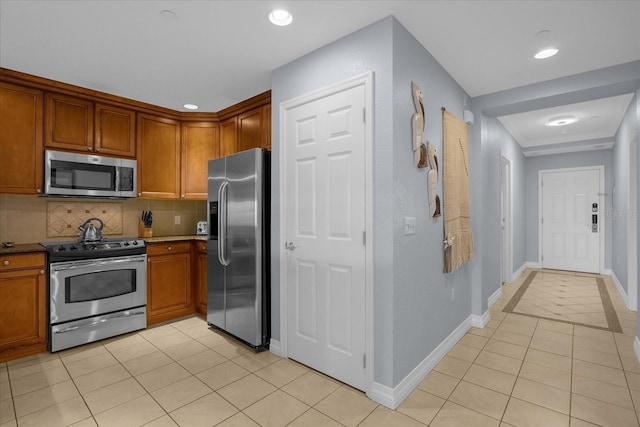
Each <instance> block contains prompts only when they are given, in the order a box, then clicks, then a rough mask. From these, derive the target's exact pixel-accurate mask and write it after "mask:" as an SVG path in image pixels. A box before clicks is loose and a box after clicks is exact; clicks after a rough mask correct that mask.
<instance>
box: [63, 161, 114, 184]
mask: <svg viewBox="0 0 640 427" xmlns="http://www.w3.org/2000/svg"><path fill="white" fill-rule="evenodd" d="M115 170H116V168H115V167H114V166H106V165H94V164H84V163H75V162H66V161H62V160H53V161H52V162H51V185H52V186H53V187H56V188H74V189H85V190H115V181H116V180H115V178H116V174H115Z"/></svg>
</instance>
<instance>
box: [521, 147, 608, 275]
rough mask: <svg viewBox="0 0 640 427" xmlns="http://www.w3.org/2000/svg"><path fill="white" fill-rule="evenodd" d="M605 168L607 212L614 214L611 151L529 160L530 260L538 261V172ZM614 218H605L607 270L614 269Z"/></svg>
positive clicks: (605, 209)
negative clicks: (590, 167)
mask: <svg viewBox="0 0 640 427" xmlns="http://www.w3.org/2000/svg"><path fill="white" fill-rule="evenodd" d="M599 165H604V187H605V193H606V194H607V195H606V196H605V206H604V210H603V212H607V211H611V194H612V190H613V156H612V152H611V150H595V151H581V152H578V153H565V154H553V155H547V156H535V157H528V158H527V160H526V161H525V181H526V184H525V192H526V194H527V198H526V204H525V206H526V222H527V238H526V239H527V261H530V262H538V261H539V260H538V247H539V242H538V230H539V227H538V224H539V223H540V219H539V214H538V199H539V194H538V193H539V191H538V190H539V188H538V171H541V170H545V169H562V168H575V167H582V166H599ZM611 230H612V222H611V217H609V216H607V215H605V268H611V241H612V235H613V233H612V232H611Z"/></svg>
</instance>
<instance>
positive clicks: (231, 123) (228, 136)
mask: <svg viewBox="0 0 640 427" xmlns="http://www.w3.org/2000/svg"><path fill="white" fill-rule="evenodd" d="M237 132H238V117H231V118H230V119H227V120H225V121H223V122H222V123H220V157H225V156H228V155H230V154H234V153H236V152H237V151H238V148H237V147H238V145H237V141H238V135H237Z"/></svg>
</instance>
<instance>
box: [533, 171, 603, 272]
mask: <svg viewBox="0 0 640 427" xmlns="http://www.w3.org/2000/svg"><path fill="white" fill-rule="evenodd" d="M588 170H597V171H598V173H599V175H600V184H599V186H600V188H599V189H598V206H599V209H598V215H599V216H598V225H599V228H598V231H599V233H598V234H599V236H598V239H599V245H600V251H599V252H600V253H599V263H598V264H599V265H598V272H599V273H600V274H604V259H605V252H606V248H605V232H606V231H605V230H606V227H605V222H606V215H605V199H604V196H605V191H604V188H605V187H604V165H594V166H581V167H575V168H559V169H541V170H539V171H538V265H539V266H540V268H542V247H543V244H542V242H543V229H544V227H543V224H542V221H541V219H542V199H543V197H542V192H543V188H542V179H543V178H544V175H545V174H547V173H558V172H579V171H588Z"/></svg>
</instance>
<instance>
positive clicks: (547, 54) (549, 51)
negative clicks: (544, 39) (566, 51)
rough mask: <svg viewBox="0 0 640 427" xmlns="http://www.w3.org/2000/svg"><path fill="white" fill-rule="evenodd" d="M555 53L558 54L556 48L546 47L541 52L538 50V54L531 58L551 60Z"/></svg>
mask: <svg viewBox="0 0 640 427" xmlns="http://www.w3.org/2000/svg"><path fill="white" fill-rule="evenodd" d="M556 53H558V49H557V48H555V47H546V48H544V49H542V50H539V51H538V53H536V54H535V55H533V57H534V58H536V59H546V58H551V57H552V56H553V55H555V54H556Z"/></svg>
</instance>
